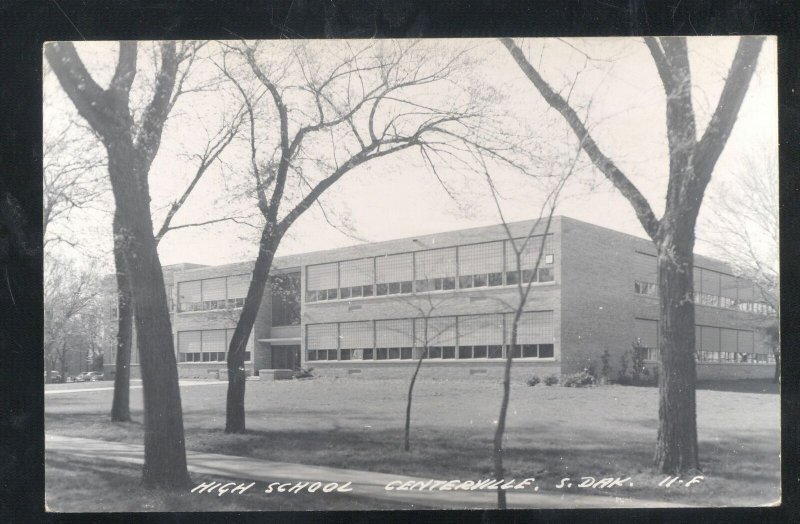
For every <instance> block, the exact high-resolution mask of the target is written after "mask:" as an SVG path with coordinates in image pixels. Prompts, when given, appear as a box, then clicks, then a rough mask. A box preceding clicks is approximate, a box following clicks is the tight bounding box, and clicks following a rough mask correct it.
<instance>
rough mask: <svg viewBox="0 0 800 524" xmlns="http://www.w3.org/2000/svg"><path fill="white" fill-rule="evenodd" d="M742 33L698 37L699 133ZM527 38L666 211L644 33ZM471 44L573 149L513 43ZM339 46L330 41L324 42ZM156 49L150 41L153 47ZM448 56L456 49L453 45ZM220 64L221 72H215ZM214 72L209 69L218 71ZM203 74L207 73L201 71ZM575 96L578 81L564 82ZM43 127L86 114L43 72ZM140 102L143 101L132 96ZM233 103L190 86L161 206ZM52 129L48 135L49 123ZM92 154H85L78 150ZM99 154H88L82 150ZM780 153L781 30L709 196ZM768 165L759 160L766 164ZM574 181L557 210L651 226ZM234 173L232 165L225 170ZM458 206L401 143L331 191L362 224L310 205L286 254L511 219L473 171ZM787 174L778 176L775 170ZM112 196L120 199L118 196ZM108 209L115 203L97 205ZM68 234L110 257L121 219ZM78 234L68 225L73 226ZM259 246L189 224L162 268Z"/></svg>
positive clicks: (159, 195) (513, 201) (498, 85)
mask: <svg viewBox="0 0 800 524" xmlns="http://www.w3.org/2000/svg"><path fill="white" fill-rule="evenodd" d="M737 40H738V39H737V38H736V37H699V38H691V39H690V40H689V47H690V61H691V66H692V76H693V78H692V80H693V86H694V92H693V95H694V108H695V111H696V113H697V120H698V136H699V135H700V134H701V133H702V132H703V130H704V128H705V126H706V123H707V121H708V118H709V116H710V114H711V112H712V111H713V108H714V107H715V105H716V101H717V99H718V97H719V93H720V91H721V89H722V85H723V82H724V78H725V75H726V74H727V71H728V68H729V66H730V63H731V60H732V58H733V54H734V51H735V49H736V45H737ZM518 43H519V45H520V47H521V48H522V49H523V50H524V51H525V52H526V53H528V55H529V58H530V59H531V60H532V61H533V62H534V63H536V64H538V65H539V66H540V68H541V71H542V73H543V76H544V77H545V78H546V79H547V80H548V81H549V82H550V83H551V84H552V85H553V86H554V87H556V88H557V89H566V88H567V87H568V86H569V85H570V84H572V80H573V79H574V78H575V74H576V73H577V72H579V71H580V74H579V75H578V77H577V82H576V83H575V86H574V88H572V91H571V93H570V101H571V102H572V103H573V104H575V106H576V107H578V108H581V109H579V110H580V111H581V113H582V114H583V113H584V112H585V111H586V110H587V108H588V114H589V122H590V125H591V130H592V133H593V136H594V138H595V140H596V141H597V142H598V143H599V145H600V147H601V149H603V151H604V152H605V153H606V155H607V156H609V157H610V158H611V159H613V160H614V161H615V162H616V163H617V164H618V166H619V167H620V168H621V169H622V170H623V172H625V173H626V174H627V175H628V176H629V178H631V180H632V181H633V182H634V183H635V184H636V185H637V186H638V187H639V189H640V190H641V192H642V193H643V194H644V195H645V196H646V197H647V199H648V200H649V201H650V204H651V206H652V207H653V209H654V211H655V212H656V215H657V216H660V215H661V213H662V211H663V203H664V195H665V191H666V182H667V168H668V160H667V154H666V153H667V147H666V133H665V116H664V112H665V108H664V94H663V88H662V87H661V84H660V81H659V79H658V76H657V73H656V69H655V66H654V64H653V61H652V58H651V56H650V54H649V52H648V50H647V48H646V46H645V45H644V44H643V42H642V40H641V39H639V38H604V39H569V40H555V39H528V40H519V41H518ZM465 44H466V45H467V46H468V47H470V49H471V51H470V53H471V55H470V56H471V57H472V58H473V59H474V60H475V64H474V67H473V68H472V70H471V72H470V74H471V75H474V76H473V77H472V78H467V79H466V80H468V81H470V80H472V81H474V83H475V84H477V85H486V86H488V87H491V88H494V89H496V90H498V91H499V92H502V93H505V95H506V96H505V99H504V100H503V101H502V103H503V104H504V105H505V106H504V108H505V109H507V110H508V111H509V112H510V113H512V114H514V115H516V116H518V117H519V118H520V119H521V122H522V125H524V126H527V127H530V128H531V129H533V130H534V133H535V136H536V137H537V139H538V140H540V141H541V144H542V150H543V151H545V152H546V154H551V155H552V154H560V155H563V156H567V155H568V153H569V151H570V148H569V147H568V145H569V144H570V143H572V141H573V140H574V137H572V136H571V131H569V129H568V128H567V127H566V125H565V124H564V123H563V121H562V120H561V118H560V116H559V115H557V114H556V113H555V112H554V111H552V110H548V108H547V106H546V104H545V103H544V101H543V100H542V98H541V96H540V95H539V94H538V92H537V91H536V90H535V88H534V87H533V86H532V85H531V84H530V83H529V82H528V80H527V79H526V78H525V77H524V76H523V75H522V73H521V71H520V70H519V68H518V67H517V65H516V64H515V63H514V61H513V60H512V59H511V57H510V55H509V54H508V52H507V51H506V50H505V48H504V47H502V46H501V45H500V44H499V42H497V41H496V40H474V41H464V40H461V41H447V40H445V41H439V42H436V43H435V45H433V46H431V47H432V48H434V49H436V48H438V49H442V50H450V49H454V48H456V47H463V46H464V45H465ZM270 45H272V46H274V50H273V51H274V54H275V55H278V54H280V53H284V52H286V49H288V47H287V46H286V43H285V42H284V43H281V42H276V43H272V44H271V43H269V42H266V43H264V44H263V46H265V47H266V46H270ZM325 45H328V44H327V43H326V42H324V41H318V42H315V43H313V45H312V47H311V49H312V51H313V49H315V47H314V46H325ZM145 47H146V46H142V48H143V49H144V48H145ZM78 49H79V52H80V53H81V56H82V57H83V58H84V60H85V61H86V62H87V66H88V67H89V69H90V71H91V72H92V74H93V75H95V77H96V78H97V79H98V81H99V82H100V83H101V84H102V83H103V82H107V81H108V78H109V75H110V73H109V71H110V68H111V64H113V62H114V60H115V59H116V45H115V44H113V43H82V44H81V45H80V46H79V48H78ZM443 52H444V51H443ZM148 60H149V58H148V56H147V54H146V53H145V52H142V53H140V63H141V64H142V67H143V68H145V69H146V68H147V67H148V65H147V64H148ZM208 71H210V69H209V70H208ZM208 71H207V72H208ZM199 74H200V75H201V76H202V74H203V73H202V71H201V72H200V73H199ZM140 76H141V77H142V78H143V79H142V80H141V81H139V79H137V82H139V84H140V87H141V92H142V93H146V92H147V89H146V88H147V86H146V82H145V81H144V80H145V79H146V78H145V77H146V76H147V75H146V74H145V73H144V72H143V73H140ZM563 92H564V93H566V92H567V91H563ZM44 95H45V101H46V109H45V127H46V128H47V127H49V128H50V129H56V128H58V126H59V125H63V122H64V120H65V119H66V118H68V117H69V115H71V114H74V109H73V108H72V107H71V105H70V103H69V101H68V99H67V98H66V97H65V96H64V94H63V93H62V92H61V91H60V87H59V86H58V83H57V82H56V81H55V79H54V78H53V75H52V74H48V73H46V74H45V79H44ZM134 102H135V100H134ZM224 104H225V102H224V101H222V97H220V96H215V95H214V93H201V94H196V95H191V96H187V99H186V100H182V101H181V102H179V104H178V106H176V115H175V116H174V118H173V119H172V121H171V122H170V124H169V126H168V127H167V129H166V131H165V134H164V138H163V142H162V144H163V145H162V149H161V151H160V152H159V155H158V157H157V160H156V162H155V163H154V165H153V169H152V171H151V176H150V183H151V188H152V194H153V206H154V215H155V216H156V217H157V218H158V217H159V216H161V215H160V213H162V214H163V211H162V208H163V206H164V205H165V204H166V203H168V202H169V201H170V199H173V198H176V196H177V195H178V194H179V193H180V191H181V190H182V188H183V187H184V185H185V184H186V182H187V181H188V180H189V178H190V176H191V173H192V169H193V167H192V166H193V165H194V164H193V163H192V162H193V161H192V159H191V158H190V157H189V156H188V155H187V153H190V152H191V150H192V148H193V147H195V148H196V147H197V144H198V143H200V142H202V137H203V136H205V135H204V131H203V129H204V127H205V128H207V129H212V128H214V126H215V125H216V124H217V121H218V120H215V116H214V115H218V114H219V113H220V112H221V111H222V108H223V107H224ZM46 133H47V131H46ZM243 145H244V143H242V144H237V145H236V146H235V147H233V148H231V151H230V154H228V155H227V156H225V157H224V161H225V163H224V164H221V165H220V166H215V168H214V169H212V170H211V172H210V173H209V175H208V176H207V179H205V180H203V181H202V182H201V184H200V185H199V187H198V188H197V190H196V194H193V195H192V197H191V198H190V200H189V201H187V203H186V206H185V209H184V210H182V211H181V212H180V214H179V215H178V217H176V220H175V223H176V224H181V223H187V222H193V221H200V220H208V219H209V218H215V217H216V216H220V209H219V207H218V201H219V199H220V197H221V196H223V195H224V194H225V191H226V185H225V184H224V182H223V180H225V177H226V176H230V173H231V172H232V171H237V170H238V171H243V170H246V168H247V164H248V159H247V158H246V155H243V154H242V153H243V149H242V146H243ZM79 154H81V153H79ZM83 154H90V153H83ZM770 155H771V156H773V157H777V57H776V41H775V39H774V38H771V39H769V40H768V41H767V43H766V44H765V45H764V48H763V50H762V52H761V55H760V58H759V62H758V67H757V71H756V74H755V75H754V77H753V80H752V82H751V85H750V89H749V92H748V94H747V97H746V98H745V101H744V104H743V106H742V109H741V111H740V114H739V118H738V120H737V123H736V125H735V127H734V130H733V133H732V135H731V137H730V140H729V142H728V144H727V147H726V148H725V151H724V152H723V154H722V157H721V158H720V161H719V163H718V164H717V167H716V170H715V172H714V176H713V177H712V181H711V184H710V185H709V188H708V194H712V195H717V196H718V197H723V198H724V195H721V188H724V187H727V186H728V185H730V184H735V180H736V177H737V173H741V168H740V166H741V165H742V164H743V163H744V159H745V158H749V159H751V160H752V159H753V158H756V159H758V158H759V156H761V157H763V156H770ZM756 163H758V161H757V160H756ZM579 166H580V168H581V169H580V172H579V173H577V174H576V175H575V176H574V177H573V179H572V180H571V181H570V182H569V184H568V186H567V188H566V192H565V195H564V198H562V200H561V201H560V203H559V206H558V208H557V211H556V214H561V215H567V216H570V217H573V218H576V219H579V220H585V221H587V222H591V223H594V224H598V225H601V226H605V227H609V228H612V229H615V230H619V231H623V232H626V233H630V234H634V235H637V236H644V231H643V229H642V227H641V225H640V224H639V222H638V220H637V219H636V217H635V215H634V213H633V211H632V209H631V207H630V205H629V204H628V202H627V201H626V200H625V199H624V198H623V197H621V196H620V195H619V194H617V192H616V191H615V190H614V189H613V187H611V185H610V184H609V183H607V182H605V181H604V180H603V179H602V177H601V176H600V175H598V174H597V173H595V172H593V170H592V169H591V168H590V167H589V165H588V163H587V162H586V161H585V157H584V158H582V159H581V162H580V163H579ZM226 173H227V174H226ZM493 175H494V176H495V177H496V179H497V184H498V187H499V189H500V192H501V194H502V196H503V199H502V204H503V212H504V214H505V216H506V218H507V219H508V220H525V219H529V218H534V217H535V216H536V215H537V214H538V210H539V206H540V204H541V195H540V194H539V193H538V190H537V189H536V186H534V185H533V184H531V183H529V181H527V180H526V179H525V178H524V177H523V176H521V175H520V174H519V173H517V172H514V171H513V170H510V169H498V170H497V171H496V172H495V173H493ZM447 181H448V183H449V184H451V187H452V189H453V190H454V192H455V194H456V196H457V200H458V201H457V202H456V201H454V200H453V199H451V198H450V197H449V196H448V195H447V193H446V192H445V191H444V190H443V189H442V187H441V185H440V184H439V182H438V181H437V179H436V177H434V176H433V174H432V173H431V172H430V170H429V169H427V168H426V166H425V165H424V163H423V162H422V160H421V157H420V155H419V154H418V153H408V154H406V153H403V154H401V155H397V156H389V157H386V158H384V159H380V160H378V161H375V162H374V163H372V164H369V165H367V166H363V167H359V168H357V169H356V170H354V171H353V172H351V173H349V174H347V175H346V176H345V177H344V179H342V180H341V181H340V182H339V183H338V184H337V185H336V186H335V187H334V188H333V189H332V190H331V191H330V192H329V193H328V194H326V196H325V197H324V198H323V200H322V202H323V205H324V207H325V209H326V211H327V213H328V220H330V221H331V222H333V223H334V224H347V225H348V229H349V230H350V231H351V234H345V233H343V232H342V231H341V229H342V228H337V227H332V226H331V225H329V223H328V221H327V220H326V219H325V218H324V217H323V214H322V213H321V212H320V210H319V209H318V208H314V209H312V210H311V211H309V212H307V213H306V214H305V215H303V216H302V217H301V218H300V219H299V220H298V221H297V222H296V223H295V224H294V226H293V227H292V229H291V233H290V235H289V236H288V237H287V238H286V239H285V240H284V242H283V244H282V245H281V248H280V251H279V254H291V253H301V252H305V251H312V250H319V249H327V248H333V247H339V246H345V245H350V244H354V243H357V242H359V241H362V240H363V241H379V240H388V239H393V238H400V237H407V236H415V235H421V234H426V233H433V232H438V231H449V230H455V229H462V228H469V227H477V226H482V225H489V224H495V223H498V222H499V221H500V220H499V215H498V213H497V210H496V209H495V207H494V204H493V201H492V200H491V199H490V198H489V193H488V190H487V187H486V184H485V182H484V181H483V180H481V179H479V178H477V177H474V176H466V175H465V176H463V177H459V176H458V173H457V172H451V173H450V175H449V176H448V177H447ZM775 183H776V184H777V180H775ZM108 202H110V200H109V201H108ZM706 204H707V205H704V206H703V208H702V211H701V217H700V220H699V226H698V231H697V233H698V239H699V242H698V246H697V247H698V251H699V252H703V253H708V254H713V249H712V244H713V242H714V240H715V238H714V228H713V217H714V207H713V204H712V203H711V201H710V200H706ZM97 207H100V208H103V207H105V208H109V207H110V204H108V203H105V204H104V203H103V202H98V206H97ZM59 227H61V228H62V231H66V232H65V234H66V235H70V236H71V238H73V239H75V240H77V241H78V242H79V243H81V244H82V245H83V246H84V247H83V248H82V249H81V250H79V251H75V250H69V249H68V248H66V247H63V246H62V247H61V248H60V249H64V250H67V251H70V253H71V254H72V256H79V257H80V256H85V255H86V254H87V253H90V254H92V255H93V256H96V257H100V258H102V259H104V260H105V261H106V262H108V261H111V260H113V259H112V258H111V256H110V250H111V226H110V215H108V214H106V213H103V212H101V211H96V210H86V211H77V212H74V213H73V214H72V215H71V217H70V221H69V223H68V224H62V225H61V226H59ZM67 230H68V231H67ZM255 251H256V245H255V242H254V241H253V233H252V231H250V230H249V229H248V228H246V227H245V228H243V227H242V226H238V225H233V224H227V225H216V226H208V227H204V228H197V229H186V230H180V231H174V232H171V233H169V234H168V235H167V236H166V237H165V239H164V240H163V241H162V242H161V244H160V247H159V252H160V255H161V261H162V264H165V265H166V264H174V263H179V262H194V263H201V264H223V263H229V262H237V261H241V260H245V259H249V258H254V256H255Z"/></svg>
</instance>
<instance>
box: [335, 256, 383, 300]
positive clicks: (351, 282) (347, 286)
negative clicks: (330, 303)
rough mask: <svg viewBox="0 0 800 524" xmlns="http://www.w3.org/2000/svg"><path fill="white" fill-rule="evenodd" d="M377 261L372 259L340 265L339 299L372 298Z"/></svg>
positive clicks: (341, 263) (348, 261) (350, 261)
mask: <svg viewBox="0 0 800 524" xmlns="http://www.w3.org/2000/svg"><path fill="white" fill-rule="evenodd" d="M374 281H375V261H374V259H372V258H361V259H358V260H347V261H345V262H340V263H339V298H359V297H371V296H372V295H373V294H374V288H373V282H374Z"/></svg>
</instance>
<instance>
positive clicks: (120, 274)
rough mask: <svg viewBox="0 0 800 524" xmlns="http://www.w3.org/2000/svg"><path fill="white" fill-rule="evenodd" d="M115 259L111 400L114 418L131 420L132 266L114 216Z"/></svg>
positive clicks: (113, 419)
mask: <svg viewBox="0 0 800 524" xmlns="http://www.w3.org/2000/svg"><path fill="white" fill-rule="evenodd" d="M114 262H115V264H116V269H117V273H116V275H117V293H118V295H117V305H118V307H117V312H118V319H117V357H116V362H115V364H116V365H115V369H116V373H115V375H114V399H113V401H112V402H111V420H112V421H114V422H129V421H130V420H131V411H130V379H131V368H130V365H131V344H132V341H133V303H132V296H131V287H130V280H129V278H128V268H127V267H126V264H125V258H124V256H123V246H122V235H121V234H120V232H119V225H118V219H117V218H116V217H114Z"/></svg>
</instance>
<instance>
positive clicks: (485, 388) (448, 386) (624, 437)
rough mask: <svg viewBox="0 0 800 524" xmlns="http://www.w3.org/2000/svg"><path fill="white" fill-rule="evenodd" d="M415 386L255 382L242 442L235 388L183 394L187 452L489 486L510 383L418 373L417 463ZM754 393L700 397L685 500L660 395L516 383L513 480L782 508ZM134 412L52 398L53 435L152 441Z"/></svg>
mask: <svg viewBox="0 0 800 524" xmlns="http://www.w3.org/2000/svg"><path fill="white" fill-rule="evenodd" d="M424 372H425V370H424V369H423V373H424ZM109 384H110V383H109ZM406 388H407V383H406V382H405V381H402V380H381V381H373V380H364V379H360V378H354V379H346V380H345V379H340V380H336V379H323V378H319V379H314V380H307V381H279V382H265V383H260V382H249V383H248V385H247V396H246V410H247V414H248V415H247V416H248V418H247V425H248V433H247V434H244V435H226V434H225V433H224V432H223V430H222V429H223V427H224V405H225V393H226V387H225V385H208V386H197V387H191V388H185V389H182V400H183V407H184V425H185V430H186V446H187V448H188V449H191V450H197V451H205V452H213V453H224V454H231V455H241V456H248V457H254V458H259V459H265V460H280V461H285V462H298V463H304V464H312V465H323V466H332V467H340V468H352V469H363V470H368V471H379V472H385V473H396V474H405V475H414V476H421V477H426V478H437V479H456V478H459V479H462V480H467V479H471V480H477V479H480V478H488V477H490V476H491V471H492V461H491V448H492V438H493V434H494V428H495V419H496V416H497V411H498V407H499V402H500V386H499V384H496V383H494V382H491V381H485V380H479V381H469V380H436V379H432V378H426V377H424V375H423V376H421V381H420V382H419V383H418V386H417V389H416V393H415V403H414V408H413V414H412V417H413V418H412V433H411V436H412V451H411V452H410V453H406V452H403V451H402V450H401V438H402V425H403V416H404V410H405V403H404V397H405V390H406ZM740 389H741V388H740ZM756 390H757V391H759V393H742V392H738V391H713V390H708V389H703V390H698V392H697V410H698V432H699V440H700V453H701V461H702V467H703V474H704V475H705V477H706V478H705V480H704V481H703V482H701V483H700V484H696V485H694V486H691V487H690V488H680V489H679V488H677V487H672V488H663V487H658V486H657V484H658V482H659V481H661V480H662V479H663V478H664V475H654V474H652V473H651V472H650V464H651V461H652V455H653V451H654V443H655V440H656V430H657V427H658V421H657V406H658V391H657V389H656V388H633V387H622V386H605V387H598V388H588V389H574V388H563V387H557V386H554V387H546V386H543V385H538V386H536V387H528V386H526V385H525V384H523V383H518V384H514V385H513V386H512V393H511V399H512V401H511V405H510V409H509V416H508V429H507V432H506V435H507V439H506V444H505V450H506V452H505V464H506V469H507V477H516V478H522V477H536V478H537V479H538V485H539V486H540V487H541V488H540V489H541V490H542V491H545V492H547V491H550V492H555V493H561V492H563V491H565V490H559V489H556V487H555V486H556V485H557V484H558V483H559V482H560V480H561V479H563V478H566V477H569V478H571V479H579V478H580V477H583V476H592V477H595V478H600V477H607V476H611V477H616V476H621V477H628V476H630V477H632V478H631V482H633V486H632V487H631V486H626V487H624V488H616V489H615V490H611V491H608V492H605V490H592V489H585V488H577V487H573V488H571V489H569V490H566V491H573V492H576V493H582V494H598V495H609V496H610V495H614V494H624V495H628V496H633V497H641V498H646V499H654V500H672V501H682V502H686V503H691V504H700V505H711V506H729V505H756V504H767V503H772V502H775V501H776V500H778V499H779V498H780V459H779V452H780V424H779V416H780V405H779V404H780V402H779V396H778V395H775V394H763V393H761V391H763V390H764V388H761V389H758V388H756ZM138 391H141V390H138ZM131 404H132V405H131V408H132V412H133V417H134V420H135V421H134V422H132V423H128V424H113V423H111V422H109V421H108V415H107V412H108V409H109V406H110V405H111V391H97V392H86V393H75V394H69V395H66V394H59V395H48V396H47V397H46V405H45V425H46V430H47V432H49V433H56V434H61V435H67V436H78V437H85V438H98V439H107V440H115V441H126V442H134V443H141V442H142V427H141V423H140V422H139V421H141V420H142V413H141V393H138V392H137V391H136V390H134V391H133V392H132V395H131ZM576 484H577V482H575V483H573V485H576ZM47 489H48V492H49V491H51V486H50V485H48V486H47ZM53 489H55V488H53ZM374 507H377V506H374Z"/></svg>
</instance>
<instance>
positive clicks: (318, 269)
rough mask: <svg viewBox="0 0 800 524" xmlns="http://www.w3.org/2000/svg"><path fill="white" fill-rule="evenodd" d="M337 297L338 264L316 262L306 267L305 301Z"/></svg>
mask: <svg viewBox="0 0 800 524" xmlns="http://www.w3.org/2000/svg"><path fill="white" fill-rule="evenodd" d="M337 298H339V264H338V263H337V262H332V263H330V264H317V265H314V266H308V267H307V268H306V302H316V301H319V300H335V299H337Z"/></svg>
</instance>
